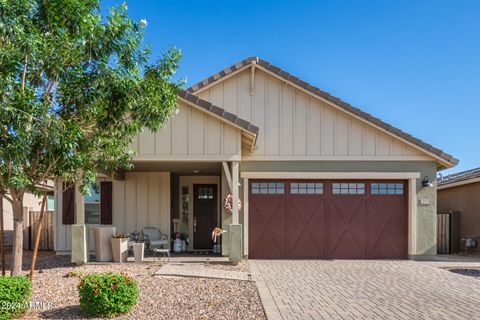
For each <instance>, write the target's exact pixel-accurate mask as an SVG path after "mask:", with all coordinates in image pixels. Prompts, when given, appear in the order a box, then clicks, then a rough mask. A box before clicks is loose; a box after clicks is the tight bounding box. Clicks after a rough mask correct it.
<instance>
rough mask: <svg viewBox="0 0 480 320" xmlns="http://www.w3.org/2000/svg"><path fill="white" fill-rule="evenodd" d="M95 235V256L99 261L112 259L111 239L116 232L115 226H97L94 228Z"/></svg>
mask: <svg viewBox="0 0 480 320" xmlns="http://www.w3.org/2000/svg"><path fill="white" fill-rule="evenodd" d="M93 232H94V236H95V258H96V260H97V261H99V262H100V261H102V262H106V261H112V260H113V256H112V245H111V244H110V242H109V240H110V239H111V238H112V234H114V233H115V227H97V228H94V229H93Z"/></svg>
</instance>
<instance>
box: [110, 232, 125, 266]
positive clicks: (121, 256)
mask: <svg viewBox="0 0 480 320" xmlns="http://www.w3.org/2000/svg"><path fill="white" fill-rule="evenodd" d="M129 236H130V235H129V234H128V233H114V234H113V235H112V239H111V240H110V241H111V243H112V254H113V261H114V262H125V261H127V258H128V238H129Z"/></svg>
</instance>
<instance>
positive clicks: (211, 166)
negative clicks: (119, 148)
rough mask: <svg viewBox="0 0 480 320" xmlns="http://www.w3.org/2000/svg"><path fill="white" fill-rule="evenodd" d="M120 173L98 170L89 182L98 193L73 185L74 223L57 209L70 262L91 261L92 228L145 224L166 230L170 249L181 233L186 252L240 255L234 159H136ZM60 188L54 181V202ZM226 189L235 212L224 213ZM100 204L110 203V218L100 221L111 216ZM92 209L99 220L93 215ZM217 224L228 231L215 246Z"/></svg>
mask: <svg viewBox="0 0 480 320" xmlns="http://www.w3.org/2000/svg"><path fill="white" fill-rule="evenodd" d="M119 176H120V177H121V178H120V179H110V178H107V177H105V176H102V175H99V177H98V182H99V183H98V187H97V188H93V190H94V192H97V193H98V195H97V196H95V195H93V196H92V195H90V196H82V195H81V194H80V193H79V192H78V190H76V191H75V206H74V210H73V211H74V212H73V214H74V222H75V224H72V225H68V224H64V223H63V221H62V218H63V216H64V214H62V212H59V214H57V221H56V227H57V233H56V238H55V240H56V241H55V250H56V251H57V253H58V254H71V256H72V262H75V263H78V264H81V263H85V262H87V261H94V260H95V258H94V256H95V237H94V230H95V228H97V227H100V226H112V227H115V229H116V232H119V233H128V234H130V233H133V232H137V233H140V234H141V233H142V230H143V229H144V228H147V227H154V228H158V229H159V230H160V231H161V232H162V233H163V234H164V235H165V237H166V238H167V239H168V243H169V245H165V248H167V249H170V250H172V251H173V249H174V246H173V243H174V240H175V239H180V240H182V241H185V243H186V250H185V252H187V253H197V254H198V253H208V255H210V256H214V252H215V253H218V255H219V256H223V257H229V259H230V261H232V262H238V261H240V260H241V259H242V257H243V234H242V232H243V231H242V226H241V225H240V223H243V219H240V217H239V214H238V197H239V182H238V179H239V164H238V162H231V163H228V162H136V163H134V168H133V170H132V171H129V172H125V173H124V174H122V175H119ZM104 182H109V183H110V184H111V190H110V191H109V192H103V189H102V188H104V187H103V186H104ZM232 186H236V188H232ZM109 193H110V194H111V195H110V198H109V197H108V194H109ZM63 194H64V192H63V191H62V190H59V188H58V186H57V200H58V201H57V203H58V204H62V202H63V201H62V200H63V199H61V198H62V195H63ZM104 194H107V196H106V197H105V196H104ZM227 194H232V198H233V199H237V201H233V204H236V208H234V209H233V211H234V212H237V214H232V215H230V214H227V213H226V212H225V210H224V209H223V200H224V199H225V197H226V196H227ZM91 199H97V200H96V201H92V200H91ZM106 202H107V203H109V204H107V205H105V203H106ZM58 207H60V206H58ZM104 208H111V213H110V214H111V217H110V221H111V224H103V223H102V222H103V221H108V220H109V218H105V217H104V215H105V214H107V215H108V213H106V212H104ZM58 209H64V208H58ZM235 210H236V211H235ZM57 212H58V211H57ZM95 214H96V217H97V218H96V219H97V220H95V218H92V217H93V216H95ZM240 220H242V221H240ZM232 225H233V226H232ZM215 227H219V228H221V229H222V230H224V231H226V232H225V233H224V234H222V236H220V237H219V238H218V239H217V247H216V249H217V250H214V245H215V243H214V242H213V240H212V231H213V229H214V228H215ZM232 236H233V238H232ZM230 238H232V239H231V240H232V241H229V240H230ZM68 240H70V241H68ZM69 242H70V243H69ZM232 248H233V249H232Z"/></svg>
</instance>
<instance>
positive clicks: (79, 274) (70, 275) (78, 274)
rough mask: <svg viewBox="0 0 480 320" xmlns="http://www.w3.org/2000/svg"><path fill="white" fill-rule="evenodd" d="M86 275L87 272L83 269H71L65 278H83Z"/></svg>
mask: <svg viewBox="0 0 480 320" xmlns="http://www.w3.org/2000/svg"><path fill="white" fill-rule="evenodd" d="M84 275H85V273H84V272H81V271H70V272H68V273H67V274H66V275H65V278H81V277H83V276H84Z"/></svg>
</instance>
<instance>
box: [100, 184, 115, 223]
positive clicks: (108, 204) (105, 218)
mask: <svg viewBox="0 0 480 320" xmlns="http://www.w3.org/2000/svg"><path fill="white" fill-rule="evenodd" d="M100 223H101V224H112V182H111V181H102V182H100Z"/></svg>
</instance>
